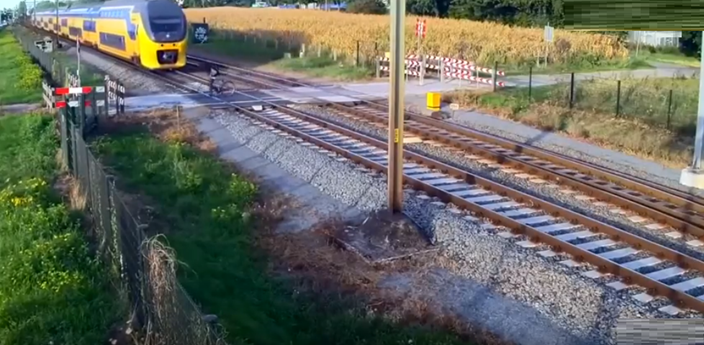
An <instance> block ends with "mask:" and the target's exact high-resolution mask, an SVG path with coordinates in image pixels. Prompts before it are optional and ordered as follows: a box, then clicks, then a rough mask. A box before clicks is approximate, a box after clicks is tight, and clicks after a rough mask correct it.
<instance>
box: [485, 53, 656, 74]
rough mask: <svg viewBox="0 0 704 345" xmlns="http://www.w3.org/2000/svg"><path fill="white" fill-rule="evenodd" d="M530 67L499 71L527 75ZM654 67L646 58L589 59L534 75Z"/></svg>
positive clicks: (536, 70) (543, 68)
mask: <svg viewBox="0 0 704 345" xmlns="http://www.w3.org/2000/svg"><path fill="white" fill-rule="evenodd" d="M530 68H531V66H530V65H526V64H523V65H519V66H499V70H503V71H504V72H506V75H525V74H529V73H530V72H531V69H530ZM648 68H652V65H651V64H650V63H649V61H648V60H647V59H645V58H634V57H631V58H628V59H625V60H620V59H614V60H598V61H592V60H590V59H588V58H585V59H581V60H575V62H572V63H561V64H548V65H547V66H545V64H542V65H541V66H540V67H535V66H533V67H532V73H533V74H561V73H572V72H575V73H582V72H599V71H618V70H636V69H648Z"/></svg>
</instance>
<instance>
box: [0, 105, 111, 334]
mask: <svg viewBox="0 0 704 345" xmlns="http://www.w3.org/2000/svg"><path fill="white" fill-rule="evenodd" d="M57 144H58V143H57V140H56V137H55V134H54V121H53V120H52V119H51V118H50V117H46V116H40V115H23V116H11V117H5V118H0V176H2V179H1V180H0V214H3V218H2V222H0V272H2V274H1V275H0V344H2V345H10V344H23V345H35V344H36V345H46V344H51V343H53V344H75V345H95V344H102V343H104V342H105V340H106V337H107V334H108V331H109V328H110V326H111V325H112V324H113V323H114V322H115V321H117V319H118V318H119V317H120V316H121V315H119V312H120V311H121V310H120V308H119V306H118V305H116V303H115V301H114V300H115V299H114V297H113V296H112V295H111V288H110V286H109V284H108V281H107V279H106V278H105V275H104V272H103V270H102V269H101V264H100V262H99V261H97V260H94V259H93V258H92V256H91V254H90V253H89V249H88V245H87V242H86V241H85V240H84V237H83V233H82V231H81V228H80V226H79V220H78V219H77V217H74V216H72V215H71V214H70V212H69V210H68V209H67V208H66V206H64V205H63V204H62V203H61V201H60V199H59V198H58V197H57V195H56V194H55V193H53V192H52V188H51V185H52V182H53V181H54V179H55V178H56V176H57V166H56V164H55V161H56V159H55V157H56V150H57Z"/></svg>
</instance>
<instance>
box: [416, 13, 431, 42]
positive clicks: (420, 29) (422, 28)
mask: <svg viewBox="0 0 704 345" xmlns="http://www.w3.org/2000/svg"><path fill="white" fill-rule="evenodd" d="M426 33H428V24H427V23H426V22H425V19H420V18H417V19H416V37H420V38H425V34H426Z"/></svg>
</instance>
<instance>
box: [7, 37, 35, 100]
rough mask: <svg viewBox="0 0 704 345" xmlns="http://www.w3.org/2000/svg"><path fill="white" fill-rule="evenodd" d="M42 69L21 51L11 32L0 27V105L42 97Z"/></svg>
mask: <svg viewBox="0 0 704 345" xmlns="http://www.w3.org/2000/svg"><path fill="white" fill-rule="evenodd" d="M41 78H42V71H41V69H40V68H39V67H38V66H36V65H35V64H33V63H32V60H31V59H30V58H29V56H27V55H26V54H25V53H24V52H23V51H22V46H21V45H20V43H19V42H17V40H16V39H15V38H14V36H13V35H12V32H11V31H9V30H7V29H0V105H8V104H20V103H36V102H39V101H40V100H41V99H42V93H43V91H42V84H41V81H42V79H41Z"/></svg>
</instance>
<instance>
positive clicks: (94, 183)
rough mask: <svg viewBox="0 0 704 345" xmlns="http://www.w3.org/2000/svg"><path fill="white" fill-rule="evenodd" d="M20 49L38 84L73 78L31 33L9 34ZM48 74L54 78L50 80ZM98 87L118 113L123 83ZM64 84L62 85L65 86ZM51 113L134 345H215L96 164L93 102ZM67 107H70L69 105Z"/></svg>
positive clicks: (160, 253)
mask: <svg viewBox="0 0 704 345" xmlns="http://www.w3.org/2000/svg"><path fill="white" fill-rule="evenodd" d="M17 38H18V40H19V41H20V42H21V44H22V46H23V48H24V49H25V51H26V52H27V53H29V54H30V55H31V56H32V57H33V58H34V59H35V61H36V62H37V63H38V64H39V65H40V66H41V67H42V69H43V70H44V72H45V77H46V79H48V80H47V81H45V84H51V85H67V84H71V83H72V82H71V79H72V78H73V79H75V76H72V75H71V74H70V73H69V72H67V71H66V70H65V69H64V68H57V67H56V66H57V60H56V59H55V58H54V57H52V56H51V55H50V54H46V53H45V52H44V51H42V50H41V49H39V47H37V46H36V45H35V44H34V42H33V41H32V40H31V37H27V36H24V37H17ZM53 78H56V79H53ZM105 81H106V84H112V85H106V89H108V90H109V88H110V87H113V88H114V90H115V91H116V92H122V97H123V98H122V102H121V103H118V102H116V103H115V109H116V112H117V113H119V111H120V107H122V111H123V112H124V86H122V87H121V84H120V83H117V82H115V80H114V79H111V78H109V77H108V78H106V80H105ZM67 86H70V85H67ZM62 97H64V98H65V99H64V100H63V101H61V100H57V101H56V103H59V102H63V103H64V105H63V106H60V107H58V112H57V113H56V120H57V121H56V122H57V131H58V132H59V133H58V138H59V140H60V150H61V163H62V165H63V166H64V168H65V169H66V170H67V171H68V172H69V173H70V174H71V175H72V176H73V177H74V178H75V180H76V181H77V192H76V194H77V195H76V196H75V199H76V200H80V203H79V204H80V205H83V210H84V211H85V213H86V215H88V216H89V217H90V218H91V219H92V225H93V226H92V227H91V229H90V233H89V234H88V235H89V237H90V238H91V240H92V241H93V243H94V244H95V248H96V252H97V255H98V256H99V257H100V259H101V260H102V261H103V263H104V264H105V265H106V267H107V268H108V269H107V271H108V274H109V278H110V280H111V281H112V283H113V285H114V286H115V287H116V290H117V292H118V296H117V298H119V299H120V301H121V302H123V303H124V305H127V306H129V310H130V311H131V320H130V326H131V327H132V329H133V330H134V331H135V332H133V333H132V334H134V335H138V336H139V338H138V339H135V341H136V343H138V344H141V345H157V344H158V345H211V344H213V345H221V344H223V345H224V344H225V342H224V340H223V336H222V335H223V334H222V331H220V330H219V328H218V327H217V318H216V317H214V316H203V315H202V313H201V311H200V309H199V307H198V306H197V304H196V303H194V301H192V300H191V298H190V297H189V296H188V294H187V292H186V291H185V290H184V289H183V288H182V287H181V285H180V284H179V282H178V279H177V275H176V269H177V263H176V259H175V255H174V253H172V252H171V249H170V248H169V247H168V246H167V245H165V244H164V241H162V240H161V237H160V236H159V235H155V233H156V230H154V231H151V232H150V226H149V222H148V221H143V220H142V219H141V217H140V214H142V213H144V210H143V209H142V208H141V207H139V206H134V205H131V204H130V202H129V200H130V199H129V198H128V195H127V194H124V193H123V192H121V191H120V190H119V189H118V188H117V186H116V182H117V181H116V177H115V176H112V175H111V174H110V173H109V172H108V170H106V169H105V167H104V166H103V165H102V164H101V163H100V161H99V160H98V159H97V158H96V156H95V155H94V154H93V152H92V151H91V146H90V145H89V144H88V142H87V141H86V140H87V139H86V138H88V137H89V136H90V135H92V134H93V132H94V131H96V130H99V129H100V128H99V126H100V124H102V123H104V121H105V118H107V117H108V115H109V114H108V112H107V111H100V110H99V108H98V104H97V102H95V101H93V102H86V100H89V99H90V97H91V96H90V95H84V94H81V95H79V96H78V97H77V98H78V101H75V100H74V101H72V102H70V103H69V102H65V101H67V100H68V99H69V96H62ZM72 104H74V105H72Z"/></svg>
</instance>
